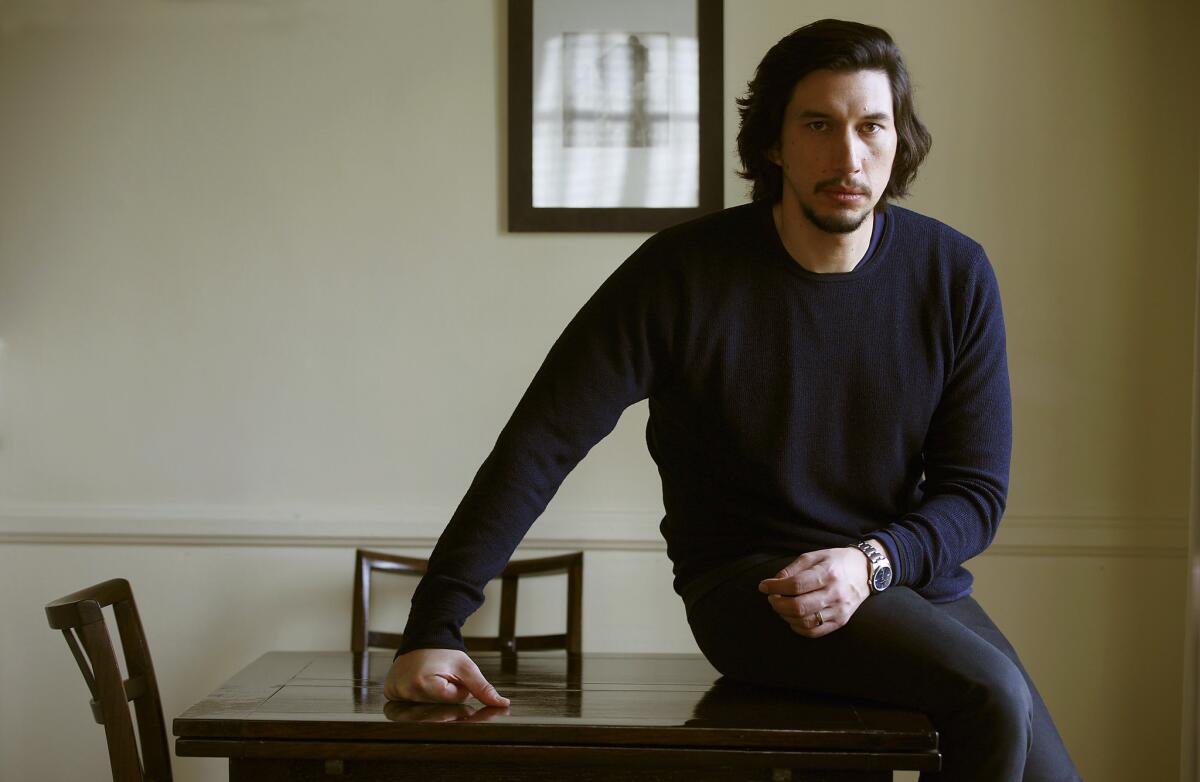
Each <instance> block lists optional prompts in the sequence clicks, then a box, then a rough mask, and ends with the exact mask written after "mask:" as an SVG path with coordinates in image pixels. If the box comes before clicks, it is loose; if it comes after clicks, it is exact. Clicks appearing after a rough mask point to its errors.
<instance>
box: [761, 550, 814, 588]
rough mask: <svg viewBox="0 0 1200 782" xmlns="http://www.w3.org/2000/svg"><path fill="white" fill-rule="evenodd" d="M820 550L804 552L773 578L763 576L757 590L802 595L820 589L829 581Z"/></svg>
mask: <svg viewBox="0 0 1200 782" xmlns="http://www.w3.org/2000/svg"><path fill="white" fill-rule="evenodd" d="M820 554H821V552H813V553H810V554H804V555H803V556H801V557H799V558H797V559H796V561H795V562H793V563H791V564H790V565H788V566H787V567H785V568H784V569H783V570H780V571H779V572H778V573H776V574H775V577H774V578H765V579H763V580H762V581H760V582H759V584H758V591H759V592H762V593H764V594H768V595H803V594H805V593H806V592H812V591H814V590H818V589H821V588H822V587H824V586H825V585H826V584H827V583H828V581H829V567H828V566H827V565H826V563H825V560H824V558H822V557H821V556H820Z"/></svg>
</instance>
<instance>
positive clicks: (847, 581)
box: [759, 249, 1012, 637]
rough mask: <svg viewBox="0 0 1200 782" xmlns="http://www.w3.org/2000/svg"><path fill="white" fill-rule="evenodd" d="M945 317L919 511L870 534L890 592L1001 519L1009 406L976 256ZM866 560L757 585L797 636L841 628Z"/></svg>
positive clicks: (835, 561)
mask: <svg viewBox="0 0 1200 782" xmlns="http://www.w3.org/2000/svg"><path fill="white" fill-rule="evenodd" d="M966 271H967V273H966V274H965V275H964V277H965V279H964V281H963V283H962V284H961V285H959V286H958V291H960V293H961V295H960V298H959V299H957V301H956V302H955V308H954V309H953V311H952V321H953V335H954V346H955V350H954V354H953V363H952V366H951V368H950V370H949V372H948V374H947V380H946V383H945V387H944V389H943V391H942V395H941V398H940V399H939V402H938V404H937V407H936V408H935V410H934V413H933V416H932V417H931V419H930V422H929V429H928V433H927V435H926V438H925V443H924V449H923V454H922V455H923V458H924V466H925V481H924V486H923V490H924V494H923V499H922V501H921V503H920V504H919V505H918V506H917V507H915V508H914V509H913V510H911V511H910V512H909V513H906V514H905V515H904V516H902V517H901V518H899V519H897V520H894V521H892V522H891V523H889V524H887V525H885V526H883V527H881V528H880V529H879V530H877V531H875V532H874V533H872V537H873V543H874V545H875V547H876V548H877V549H880V550H882V551H886V552H887V553H889V554H891V555H894V556H892V557H891V562H890V563H889V564H890V565H891V567H892V568H893V573H894V579H893V582H892V583H893V584H901V585H904V586H910V587H913V588H914V589H921V588H922V587H924V586H926V585H928V584H929V583H930V582H931V581H932V580H933V579H934V578H935V577H936V576H938V575H940V574H944V573H948V572H950V571H952V570H953V569H955V568H957V567H959V566H960V565H961V564H962V563H963V562H965V561H966V560H968V559H970V558H971V557H974V556H976V555H978V554H979V553H981V552H982V551H983V550H984V549H986V548H987V547H988V545H989V544H990V543H991V542H992V540H993V538H995V535H996V530H997V528H998V527H999V524H1000V517H1001V516H1002V515H1003V513H1004V507H1005V501H1006V497H1007V492H1008V473H1009V461H1010V458H1011V453H1012V398H1011V391H1010V388H1009V378H1008V358H1007V347H1006V340H1005V332H1004V316H1003V311H1002V309H1001V304H1000V289H999V285H998V284H997V282H996V277H995V273H994V272H993V271H992V267H991V264H990V263H989V262H988V260H987V257H986V256H985V255H984V254H983V251H982V249H981V250H979V253H978V255H977V256H976V257H975V258H974V259H973V261H972V263H970V264H969V265H968V266H967V270H966ZM867 561H868V560H867V558H866V555H865V554H863V553H862V552H861V551H859V550H857V549H854V548H848V547H847V548H839V549H824V550H821V551H814V552H811V553H809V554H805V555H804V556H802V557H800V558H798V559H797V560H796V561H795V562H793V563H792V564H791V565H789V566H788V567H787V568H785V569H784V570H782V571H780V572H779V573H778V574H777V575H776V577H775V578H773V579H766V580H764V581H763V582H762V584H760V586H759V589H760V591H762V592H764V593H767V594H768V599H769V600H770V601H771V605H772V607H773V608H774V609H775V610H776V612H777V613H779V614H780V616H781V617H782V618H783V619H785V620H786V621H788V623H789V624H790V625H791V626H792V628H793V629H794V630H796V632H798V633H801V634H802V635H807V636H810V637H819V636H821V635H826V634H828V633H830V632H833V631H834V630H836V629H837V628H838V627H841V626H842V625H844V624H845V623H846V622H847V621H849V618H850V616H851V615H853V613H854V611H855V610H856V609H857V608H858V606H859V605H860V604H861V603H862V601H863V600H865V599H866V598H867V597H868V596H869V595H870V590H869V586H868V567H867Z"/></svg>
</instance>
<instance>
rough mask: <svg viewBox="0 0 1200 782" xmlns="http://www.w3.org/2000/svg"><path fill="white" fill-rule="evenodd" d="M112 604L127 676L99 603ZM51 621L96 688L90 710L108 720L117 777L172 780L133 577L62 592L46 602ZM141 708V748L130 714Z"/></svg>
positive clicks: (128, 781)
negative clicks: (131, 585) (55, 598)
mask: <svg viewBox="0 0 1200 782" xmlns="http://www.w3.org/2000/svg"><path fill="white" fill-rule="evenodd" d="M106 606H112V608H113V614H114V615H115V617H116V620H117V633H118V635H119V636H120V638H121V649H122V651H123V652H124V657H125V669H126V671H127V672H128V673H129V678H128V679H124V678H122V676H121V669H120V667H119V666H118V664H117V656H116V652H115V651H114V649H113V645H112V640H111V638H110V637H109V634H108V626H107V624H106V623H105V621H104V613H103V611H102V610H101V609H103V608H104V607H106ZM46 618H47V619H48V620H49V621H50V627H52V628H53V629H55V630H62V633H63V636H65V637H66V639H67V645H68V646H69V647H71V653H72V654H73V655H74V656H75V662H77V663H78V664H79V671H80V672H81V673H82V674H83V679H84V681H86V682H87V686H88V689H89V690H91V693H92V701H91V706H92V716H93V717H94V718H95V720H96V722H97V723H99V724H101V725H103V726H104V733H105V737H106V738H107V740H108V758H109V762H110V763H111V764H112V775H113V780H114V782H170V779H171V753H170V750H169V748H168V745H167V731H166V725H165V723H164V722H163V712H162V703H161V701H160V700H159V697H158V682H157V680H156V679H155V678H154V665H153V664H152V663H151V661H150V648H149V646H147V644H146V633H145V631H144V630H143V629H142V620H141V618H140V617H139V616H138V610H137V605H136V604H135V603H134V602H133V591H132V590H131V589H130V588H129V582H128V581H126V580H125V579H123V578H114V579H112V580H111V581H105V582H104V583H102V584H96V585H95V586H90V587H88V588H86V589H81V590H79V591H78V592H73V593H72V594H69V595H67V596H65V597H61V598H59V599H58V600H55V601H54V602H53V603H50V604H48V605H47V606H46ZM130 702H132V703H133V706H134V711H135V713H136V714H137V732H138V738H140V740H141V753H140V755H139V753H138V744H137V741H136V740H135V738H134V735H133V721H132V719H131V718H130V715H129V703H130Z"/></svg>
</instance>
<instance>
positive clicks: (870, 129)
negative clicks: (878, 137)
mask: <svg viewBox="0 0 1200 782" xmlns="http://www.w3.org/2000/svg"><path fill="white" fill-rule="evenodd" d="M881 130H883V126H882V125H879V124H877V123H875V122H868V123H867V124H866V125H863V133H866V134H868V135H874V134H876V133H878V132H879V131H881Z"/></svg>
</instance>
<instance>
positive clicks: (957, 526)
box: [878, 250, 1012, 590]
mask: <svg viewBox="0 0 1200 782" xmlns="http://www.w3.org/2000/svg"><path fill="white" fill-rule="evenodd" d="M967 268H968V270H969V271H968V274H966V275H965V280H964V281H963V283H962V284H960V285H959V286H958V287H957V290H956V291H954V293H953V294H952V295H953V301H952V303H951V317H952V320H953V326H952V334H953V341H954V345H953V354H952V363H951V365H950V371H949V373H948V377H947V381H946V384H945V386H944V389H943V392H942V396H941V399H940V400H939V401H938V404H937V406H936V408H935V410H934V413H933V416H932V417H931V419H930V422H929V429H928V433H927V434H926V437H925V443H924V448H923V454H922V455H923V459H924V467H925V481H924V483H923V496H922V500H921V502H920V504H919V505H917V507H915V508H914V509H912V511H910V512H909V513H907V514H905V515H904V516H903V517H901V518H900V519H898V520H896V521H894V522H893V523H891V524H889V525H888V526H886V527H884V528H883V529H882V530H880V531H879V533H878V534H879V536H880V538H881V540H882V542H884V543H885V544H889V546H888V547H889V548H891V549H892V550H893V551H894V552H895V553H896V554H897V555H898V559H899V563H898V564H899V569H898V571H899V572H898V577H897V583H900V584H904V585H906V586H911V587H913V588H915V589H918V590H919V589H921V588H922V587H924V586H926V585H928V584H929V582H930V581H931V580H932V579H933V578H934V577H935V576H937V575H941V574H944V573H948V572H950V571H952V570H954V569H955V568H957V567H959V566H960V565H961V564H962V563H963V562H965V561H966V560H968V559H970V558H971V557H974V556H976V555H977V554H979V553H980V552H982V551H983V550H984V549H985V548H987V547H988V545H989V544H990V543H991V542H992V539H993V538H994V537H995V535H996V530H997V528H998V526H999V524H1000V517H1001V516H1002V515H1003V513H1004V506H1005V502H1006V497H1007V492H1008V472H1009V461H1010V458H1011V453H1012V399H1011V395H1010V390H1009V379H1008V359H1007V354H1006V346H1005V334H1004V316H1003V313H1002V310H1001V306H1000V289H999V285H998V284H997V282H996V277H995V273H994V272H993V270H992V267H991V264H990V263H989V262H988V260H987V257H986V256H985V255H983V251H982V250H979V254H978V256H977V257H976V258H975V260H974V262H973V263H971V264H970V265H969V266H968V267H967Z"/></svg>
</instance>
